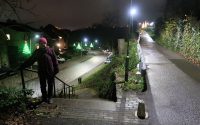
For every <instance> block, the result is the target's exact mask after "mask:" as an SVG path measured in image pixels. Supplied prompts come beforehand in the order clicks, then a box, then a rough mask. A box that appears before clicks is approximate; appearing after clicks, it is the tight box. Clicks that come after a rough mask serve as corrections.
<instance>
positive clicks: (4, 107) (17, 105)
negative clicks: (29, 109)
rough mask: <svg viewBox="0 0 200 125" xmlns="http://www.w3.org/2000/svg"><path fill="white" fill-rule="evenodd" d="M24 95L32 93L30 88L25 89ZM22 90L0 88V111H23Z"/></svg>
mask: <svg viewBox="0 0 200 125" xmlns="http://www.w3.org/2000/svg"><path fill="white" fill-rule="evenodd" d="M25 93H26V95H32V93H33V92H32V90H25ZM26 99H27V98H26V97H25V96H24V91H22V90H19V89H16V88H0V111H1V113H3V112H9V111H18V112H24V111H25V109H26Z"/></svg>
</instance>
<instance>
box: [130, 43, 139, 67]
mask: <svg viewBox="0 0 200 125" xmlns="http://www.w3.org/2000/svg"><path fill="white" fill-rule="evenodd" d="M138 63H139V57H138V54H137V42H132V43H131V44H130V53H129V70H133V69H135V68H136V67H137V64H138Z"/></svg>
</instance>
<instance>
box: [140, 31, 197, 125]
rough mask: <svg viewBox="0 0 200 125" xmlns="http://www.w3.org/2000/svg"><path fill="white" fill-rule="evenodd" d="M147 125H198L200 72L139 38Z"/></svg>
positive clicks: (173, 55) (166, 51)
mask: <svg viewBox="0 0 200 125" xmlns="http://www.w3.org/2000/svg"><path fill="white" fill-rule="evenodd" d="M140 42H141V47H142V51H143V55H144V61H145V63H146V65H147V68H148V69H147V76H148V88H147V92H146V95H145V98H146V99H145V100H146V104H147V107H148V110H149V114H150V118H149V124H150V125H200V106H199V105H200V91H199V89H200V69H199V68H198V67H196V66H194V65H192V64H190V63H188V62H187V61H186V60H185V59H184V58H182V57H181V56H180V55H178V54H176V53H173V52H171V51H169V50H167V49H165V48H162V47H160V46H159V45H157V44H156V43H154V41H153V40H152V39H151V38H150V37H149V36H148V34H143V35H142V36H141V41H140Z"/></svg>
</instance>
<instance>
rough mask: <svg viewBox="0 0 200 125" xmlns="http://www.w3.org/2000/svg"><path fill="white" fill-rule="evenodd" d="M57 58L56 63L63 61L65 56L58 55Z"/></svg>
mask: <svg viewBox="0 0 200 125" xmlns="http://www.w3.org/2000/svg"><path fill="white" fill-rule="evenodd" d="M57 60H58V63H64V62H65V58H62V57H60V56H57Z"/></svg>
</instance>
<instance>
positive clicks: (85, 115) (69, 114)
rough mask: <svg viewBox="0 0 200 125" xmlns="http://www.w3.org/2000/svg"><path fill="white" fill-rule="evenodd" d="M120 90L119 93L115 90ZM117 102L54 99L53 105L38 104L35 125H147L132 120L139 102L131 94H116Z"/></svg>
mask: <svg viewBox="0 0 200 125" xmlns="http://www.w3.org/2000/svg"><path fill="white" fill-rule="evenodd" d="M118 90H119V89H118ZM117 97H118V100H117V102H112V101H108V100H103V99H100V98H96V97H95V98H86V99H84V98H83V96H82V97H81V99H66V98H54V99H53V101H54V103H53V104H46V103H44V104H41V105H40V106H39V108H37V109H36V111H35V112H37V116H36V117H35V118H32V119H31V121H30V122H31V123H32V124H34V125H147V124H148V121H147V120H140V119H139V118H137V117H136V116H135V111H136V110H137V106H138V103H139V101H140V99H139V98H138V97H137V96H136V94H135V93H134V92H122V91H117Z"/></svg>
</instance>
